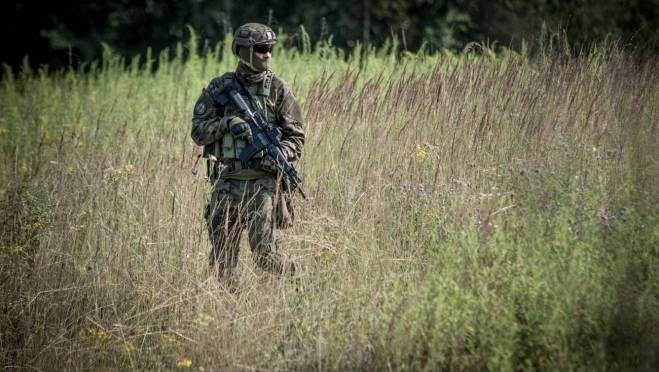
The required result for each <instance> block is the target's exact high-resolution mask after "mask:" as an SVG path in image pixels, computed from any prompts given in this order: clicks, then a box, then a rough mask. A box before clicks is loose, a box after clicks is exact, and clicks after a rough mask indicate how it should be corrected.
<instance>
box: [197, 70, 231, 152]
mask: <svg viewBox="0 0 659 372" xmlns="http://www.w3.org/2000/svg"><path fill="white" fill-rule="evenodd" d="M222 87H223V78H222V77H217V78H215V79H213V80H212V81H211V82H210V84H208V87H207V88H205V89H203V90H202V92H201V96H199V99H197V103H195V106H194V110H193V113H192V132H191V133H190V136H191V137H192V140H193V141H194V142H195V143H196V144H197V145H199V146H205V145H208V144H211V143H213V142H215V141H217V140H219V139H220V138H221V137H222V135H224V133H226V130H224V129H223V128H222V127H221V126H220V120H221V119H222V114H223V112H224V108H223V107H220V106H218V105H217V104H216V103H215V101H214V100H213V93H214V92H219V91H221V89H222Z"/></svg>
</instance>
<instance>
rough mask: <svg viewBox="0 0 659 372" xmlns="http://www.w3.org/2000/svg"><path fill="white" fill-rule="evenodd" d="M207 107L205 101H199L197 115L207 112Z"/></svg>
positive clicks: (196, 108)
mask: <svg viewBox="0 0 659 372" xmlns="http://www.w3.org/2000/svg"><path fill="white" fill-rule="evenodd" d="M206 109H207V107H206V104H204V103H203V102H199V103H197V106H195V108H194V112H195V114H197V115H202V114H204V113H205V112H206Z"/></svg>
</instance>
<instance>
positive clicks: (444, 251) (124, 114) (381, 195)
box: [0, 38, 659, 371]
mask: <svg viewBox="0 0 659 372" xmlns="http://www.w3.org/2000/svg"><path fill="white" fill-rule="evenodd" d="M194 43H195V39H194V38H192V41H191V42H190V45H180V46H179V48H178V50H177V51H175V53H173V55H174V57H172V58H170V57H169V54H167V53H163V54H161V55H160V56H157V57H154V56H152V55H151V54H150V53H147V54H146V55H145V56H143V57H142V58H141V59H140V58H135V59H134V60H132V61H128V63H125V62H126V61H124V60H123V59H121V58H120V57H118V56H117V55H115V54H114V53H113V52H112V51H111V50H110V49H109V48H106V54H105V56H104V58H103V59H102V61H99V62H98V63H92V64H89V65H86V66H84V68H83V69H82V70H78V71H75V70H63V71H48V70H47V68H43V69H40V70H38V71H33V70H30V68H29V67H27V66H28V65H27V64H26V65H25V67H24V68H23V69H21V70H20V71H11V70H9V69H8V68H6V69H5V72H4V77H3V79H2V81H1V83H0V148H1V149H2V152H1V153H0V164H1V166H0V221H1V222H0V223H1V225H0V244H1V245H0V293H2V295H1V297H2V299H1V300H0V366H2V369H3V370H7V371H10V370H15V369H36V370H53V369H57V370H59V369H66V370H98V369H101V370H108V369H111V370H125V369H148V370H163V369H164V370H170V369H171V370H176V369H189V370H206V371H208V370H243V369H248V370H252V369H254V370H256V369H268V370H653V369H654V370H656V368H657V367H658V366H659V360H658V359H657V355H656V351H657V350H659V333H658V332H657V329H659V275H658V273H659V224H658V218H659V208H658V199H657V196H658V195H659V182H658V179H657V169H658V159H659V154H658V153H657V152H658V151H657V149H658V148H659V146H658V144H657V138H658V137H657V123H658V122H659V69H657V60H656V59H649V60H648V59H638V58H635V55H634V53H632V52H628V51H626V50H625V49H624V48H623V47H620V46H617V45H601V46H599V47H595V48H593V49H592V50H591V51H589V52H584V53H582V54H580V55H576V56H575V55H569V53H568V52H566V51H565V50H562V49H561V48H558V47H549V46H547V47H545V48H544V49H543V50H542V51H539V52H537V53H534V54H532V55H531V54H530V53H528V52H526V51H522V52H515V51H512V50H507V49H501V50H496V51H494V50H492V49H490V48H488V47H487V46H485V45H477V44H476V45H472V46H471V48H467V49H466V50H465V51H464V52H463V53H453V52H450V51H441V52H439V53H436V54H427V53H423V52H422V51H420V52H418V53H410V52H405V53H402V54H399V53H397V52H395V51H396V50H398V46H397V45H396V43H389V44H388V45H385V46H384V47H382V48H369V49H368V50H362V48H360V46H359V45H358V46H357V47H356V48H355V50H354V52H353V53H351V54H348V55H344V54H343V53H342V52H341V51H338V50H336V49H333V48H332V47H331V46H329V45H323V44H320V45H318V46H317V47H316V48H313V50H311V48H309V43H308V41H307V43H305V47H303V50H302V51H299V50H295V49H292V50H285V49H283V48H282V47H281V46H278V49H276V50H275V52H274V55H275V63H274V70H275V71H276V72H277V73H278V75H279V76H281V77H282V78H283V79H284V80H286V81H287V82H288V83H289V84H290V85H291V86H292V88H293V90H294V92H296V95H297V96H298V99H299V100H300V102H301V104H302V106H303V111H304V113H305V116H306V121H307V143H306V146H305V153H304V156H303V159H302V161H301V163H300V164H299V169H300V172H301V175H302V177H303V180H304V182H305V183H304V186H305V191H306V192H307V194H308V195H309V196H310V198H309V199H308V200H307V201H304V202H303V201H302V200H298V209H297V222H296V224H295V226H294V227H293V228H291V229H288V230H285V231H282V232H281V233H280V235H279V237H280V241H281V244H280V245H281V246H282V247H283V250H284V251H285V252H286V253H287V254H289V255H291V256H292V257H293V258H294V259H295V260H296V261H297V262H299V263H300V264H301V265H302V266H303V267H304V273H303V275H302V277H301V284H302V285H301V290H299V291H296V285H295V284H294V283H293V282H292V281H290V280H288V279H286V278H279V277H274V276H272V275H270V274H267V273H264V272H261V271H259V270H258V269H257V268H256V267H255V266H254V264H253V262H252V260H251V258H250V255H251V254H250V252H249V249H248V247H247V245H246V242H245V241H243V243H244V244H243V246H242V250H241V258H240V264H239V274H240V286H239V291H238V292H237V293H230V292H229V291H228V290H227V289H226V288H225V287H224V286H223V285H221V284H219V283H218V282H217V281H216V280H215V279H214V278H213V276H212V275H209V273H208V271H207V255H208V252H209V249H210V243H209V242H208V240H207V236H206V230H205V227H204V223H203V217H202V210H203V207H204V205H205V203H206V201H207V198H208V196H209V193H210V189H211V185H209V183H208V181H207V180H206V179H205V177H204V175H205V174H204V173H205V172H204V165H203V161H202V162H200V163H199V164H198V165H195V164H194V159H195V157H196V155H197V154H198V153H199V149H198V148H196V147H195V146H194V144H193V142H192V140H191V139H190V136H189V133H190V118H191V114H192V107H193V105H194V102H195V100H196V98H197V97H198V95H199V93H200V92H201V89H202V87H205V86H206V84H207V83H208V81H209V80H210V79H211V78H212V77H214V76H217V75H219V74H221V73H222V72H224V71H229V70H233V69H234V68H235V64H236V61H235V59H234V58H233V57H232V56H231V54H230V51H229V48H227V47H226V45H218V47H217V48H216V49H214V50H208V51H207V52H206V53H203V54H201V55H197V54H194V53H193V54H188V53H186V51H187V50H197V48H196V46H195V44H194ZM225 44H226V42H225ZM154 58H155V59H157V69H154V68H152V66H153V63H154V62H156V61H155V60H154ZM193 170H196V171H197V172H196V174H193V172H192V171H193ZM243 240H245V239H243ZM298 289H300V288H298Z"/></svg>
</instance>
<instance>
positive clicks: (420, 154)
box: [415, 145, 428, 161]
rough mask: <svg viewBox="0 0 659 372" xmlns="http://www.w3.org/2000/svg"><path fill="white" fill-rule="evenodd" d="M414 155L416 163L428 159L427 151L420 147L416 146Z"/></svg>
mask: <svg viewBox="0 0 659 372" xmlns="http://www.w3.org/2000/svg"><path fill="white" fill-rule="evenodd" d="M415 155H416V159H417V160H418V161H423V160H425V159H426V158H427V157H428V150H426V148H425V147H423V146H421V145H416V151H415Z"/></svg>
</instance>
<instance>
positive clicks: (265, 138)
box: [214, 86, 307, 199]
mask: <svg viewBox="0 0 659 372" xmlns="http://www.w3.org/2000/svg"><path fill="white" fill-rule="evenodd" d="M227 95H228V97H227ZM214 99H215V101H216V102H217V103H219V104H220V105H221V106H224V105H226V104H227V103H229V102H231V104H232V105H233V107H234V108H235V109H236V110H238V113H239V114H240V116H241V117H242V118H243V119H244V120H245V122H246V123H247V124H248V125H249V127H250V130H251V132H252V136H251V141H248V142H249V144H248V145H247V146H246V147H245V148H244V149H243V151H241V152H240V155H239V156H238V158H240V161H242V162H247V161H249V160H250V159H251V158H252V157H253V156H254V155H256V154H258V153H259V152H260V151H262V150H265V156H266V157H268V158H270V161H272V163H273V164H274V165H275V166H276V167H277V168H279V170H281V171H283V172H284V173H285V174H286V176H287V177H288V180H289V181H290V183H291V186H292V189H297V190H298V191H299V192H300V195H302V198H303V199H306V198H307V195H306V194H305V193H304V191H303V190H302V185H301V184H302V180H301V179H300V177H299V176H298V175H297V170H295V167H293V165H291V163H290V162H289V161H288V159H287V158H286V155H284V153H282V151H281V148H280V147H279V146H280V143H281V131H280V130H279V128H276V127H273V126H270V125H269V124H268V122H267V120H266V119H265V118H264V117H263V114H261V112H258V110H257V112H256V113H254V112H252V110H251V109H250V108H249V106H248V105H247V103H246V102H245V100H244V99H243V97H242V96H241V95H240V93H238V91H237V90H236V89H235V88H234V87H232V86H230V87H229V88H228V89H225V90H224V91H223V92H222V93H221V94H219V95H218V96H216V97H214Z"/></svg>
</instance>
